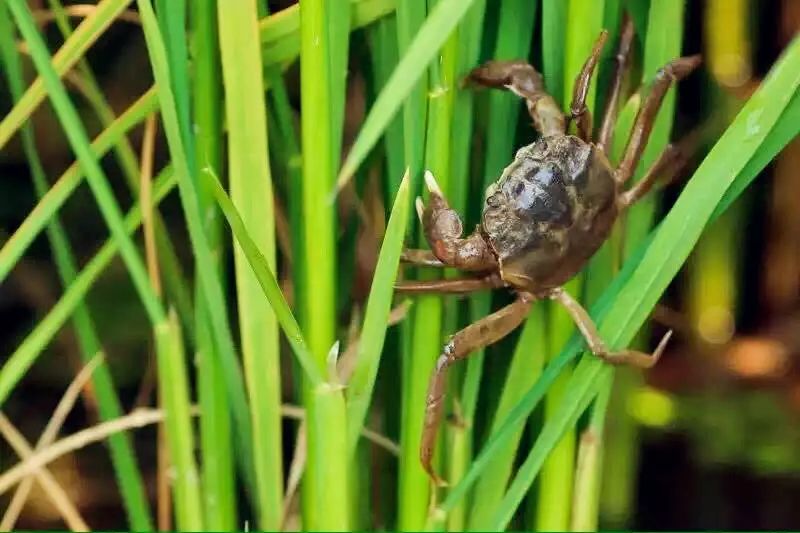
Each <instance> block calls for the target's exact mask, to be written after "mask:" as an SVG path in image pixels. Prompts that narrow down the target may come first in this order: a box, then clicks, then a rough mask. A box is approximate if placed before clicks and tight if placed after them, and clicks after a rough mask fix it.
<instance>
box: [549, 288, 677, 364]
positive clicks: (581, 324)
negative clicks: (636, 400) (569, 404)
mask: <svg viewBox="0 0 800 533" xmlns="http://www.w3.org/2000/svg"><path fill="white" fill-rule="evenodd" d="M549 297H550V298H551V299H552V300H556V301H557V302H558V303H560V304H561V305H563V306H564V308H565V309H566V310H567V312H568V313H569V314H570V316H571V317H572V320H573V321H574V322H575V325H576V326H578V329H579V330H580V331H581V333H582V334H583V337H584V338H585V339H586V343H587V344H588V345H589V349H590V350H591V351H592V353H593V354H595V355H596V356H597V357H599V358H600V359H602V360H604V361H606V362H608V363H612V364H623V365H631V366H635V367H638V368H651V367H652V366H653V365H655V364H656V363H657V362H658V360H659V358H660V357H661V355H662V354H663V353H664V349H665V348H666V347H667V342H668V341H669V338H670V337H671V336H672V330H670V331H668V332H667V334H666V335H664V337H663V338H662V339H661V342H659V343H658V346H657V347H656V350H655V351H654V352H653V355H648V354H646V353H643V352H637V351H635V350H620V351H616V352H615V351H611V350H609V349H608V347H607V346H606V344H605V342H603V339H602V338H601V337H600V333H599V332H598V331H597V327H596V326H595V325H594V322H593V321H592V317H590V316H589V313H587V312H586V310H585V309H584V308H583V307H582V306H581V304H579V303H578V302H577V301H576V300H575V299H574V298H572V296H570V295H569V293H568V292H567V291H565V290H564V289H562V288H560V287H559V288H557V289H553V290H551V291H550V294H549Z"/></svg>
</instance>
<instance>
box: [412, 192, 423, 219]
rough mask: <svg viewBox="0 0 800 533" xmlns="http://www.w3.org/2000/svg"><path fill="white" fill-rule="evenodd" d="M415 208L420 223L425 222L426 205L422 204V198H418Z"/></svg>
mask: <svg viewBox="0 0 800 533" xmlns="http://www.w3.org/2000/svg"><path fill="white" fill-rule="evenodd" d="M414 207H416V208H417V217H419V221H420V222H424V217H425V204H424V203H422V198H420V197H419V196H417V200H416V201H415V202H414Z"/></svg>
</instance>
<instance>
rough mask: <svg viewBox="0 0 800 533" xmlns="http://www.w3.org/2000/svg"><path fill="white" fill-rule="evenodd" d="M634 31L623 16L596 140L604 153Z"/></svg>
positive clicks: (613, 123) (611, 133)
mask: <svg viewBox="0 0 800 533" xmlns="http://www.w3.org/2000/svg"><path fill="white" fill-rule="evenodd" d="M633 37H634V29H633V22H632V21H631V18H630V17H629V16H628V15H627V13H626V14H625V19H624V20H623V21H622V32H621V36H620V39H619V48H617V56H616V58H615V59H616V61H617V65H616V67H615V69H614V81H613V82H612V84H611V91H610V92H609V93H608V102H606V110H605V116H604V117H603V124H602V125H601V126H600V134H599V136H598V139H597V148H599V149H600V150H602V151H603V152H605V151H606V150H607V149H608V147H609V146H610V145H611V136H612V135H614V126H616V123H617V107H619V99H620V96H621V94H622V82H623V80H624V79H625V72H626V71H627V70H628V65H629V64H630V61H629V60H630V56H631V48H632V47H633Z"/></svg>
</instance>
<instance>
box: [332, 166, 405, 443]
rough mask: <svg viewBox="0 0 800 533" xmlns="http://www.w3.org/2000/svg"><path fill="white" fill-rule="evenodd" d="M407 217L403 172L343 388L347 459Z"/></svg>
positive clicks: (372, 374)
mask: <svg viewBox="0 0 800 533" xmlns="http://www.w3.org/2000/svg"><path fill="white" fill-rule="evenodd" d="M408 215H409V173H408V172H406V174H405V176H404V177H403V180H402V181H401V182H400V188H399V189H398V190H397V194H396V195H395V201H394V206H393V207H392V212H391V215H390V216H389V222H388V225H387V227H386V233H385V235H384V237H383V244H382V245H381V251H380V254H379V255H378V264H377V266H376V267H375V275H374V277H373V279H372V287H371V289H370V292H369V298H368V300H367V309H366V313H365V314H364V326H363V327H362V329H361V337H360V339H361V340H360V341H359V345H358V353H357V355H356V366H355V369H354V370H353V376H352V377H351V378H350V382H349V383H348V387H347V436H348V443H349V444H348V447H349V449H350V456H351V457H352V455H353V454H354V453H355V451H356V444H357V442H358V439H359V437H360V435H361V429H362V428H363V427H364V420H365V419H366V415H367V410H368V409H369V406H370V400H371V399H372V391H373V388H374V387H375V378H376V377H377V374H378V366H379V365H380V358H381V354H382V352H383V343H384V340H385V338H386V323H387V321H388V318H389V311H390V308H391V305H392V295H393V293H394V282H395V279H396V278H397V267H398V264H399V262H400V252H401V250H402V247H403V238H404V237H405V234H406V226H407V224H408Z"/></svg>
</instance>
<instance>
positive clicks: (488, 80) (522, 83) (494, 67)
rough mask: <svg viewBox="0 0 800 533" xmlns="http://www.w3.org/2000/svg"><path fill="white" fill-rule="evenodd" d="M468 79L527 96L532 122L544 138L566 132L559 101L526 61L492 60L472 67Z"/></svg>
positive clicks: (485, 85) (466, 80)
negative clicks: (551, 94) (549, 92)
mask: <svg viewBox="0 0 800 533" xmlns="http://www.w3.org/2000/svg"><path fill="white" fill-rule="evenodd" d="M465 82H467V83H474V84H476V85H483V86H484V87H494V88H505V89H508V90H510V91H511V92H513V93H514V94H516V95H517V96H519V97H521V98H524V99H525V103H526V104H527V106H528V113H530V115H531V118H533V125H534V126H535V127H536V130H537V131H538V132H539V134H540V135H541V136H542V137H549V136H550V135H559V134H563V133H564V132H565V131H566V123H565V119H564V115H563V114H562V113H561V109H560V108H559V106H558V102H556V101H555V99H554V98H553V97H552V96H550V95H549V94H547V92H546V91H545V88H544V81H543V80H542V75H541V74H539V72H538V71H537V70H536V69H535V68H533V66H531V65H530V64H528V63H526V62H525V61H489V62H487V63H484V64H483V65H481V66H479V67H477V68H475V69H473V70H472V71H471V72H470V73H469V74H468V75H467V77H466V79H465Z"/></svg>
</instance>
